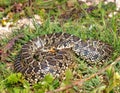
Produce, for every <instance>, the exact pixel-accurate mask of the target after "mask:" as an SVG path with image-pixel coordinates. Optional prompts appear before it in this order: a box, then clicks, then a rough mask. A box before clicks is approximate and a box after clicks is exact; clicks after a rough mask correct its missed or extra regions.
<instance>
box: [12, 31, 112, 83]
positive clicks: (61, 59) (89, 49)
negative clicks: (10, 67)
mask: <svg viewBox="0 0 120 93" xmlns="http://www.w3.org/2000/svg"><path fill="white" fill-rule="evenodd" d="M111 53H112V47H111V46H110V45H108V44H106V43H104V42H101V41H99V40H82V39H80V38H79V37H77V36H75V35H71V34H68V33H63V32H58V33H52V34H47V35H43V36H38V37H36V38H34V39H32V40H30V41H29V42H27V43H26V44H24V45H23V46H22V49H21V51H20V53H19V55H18V56H17V59H16V61H15V64H14V69H15V71H16V72H21V73H22V74H23V75H24V76H25V77H26V79H27V80H28V81H29V82H35V83H36V82H38V81H40V80H41V79H43V77H45V75H46V74H49V73H50V74H52V75H53V76H54V77H55V78H61V77H62V76H63V75H64V73H65V70H66V69H68V68H70V69H73V68H75V67H76V65H77V64H76V62H75V60H74V56H78V57H79V58H81V59H84V60H85V61H86V62H88V63H89V62H90V64H92V63H96V62H97V63H99V62H104V60H106V59H107V58H108V57H109V56H110V54H111Z"/></svg>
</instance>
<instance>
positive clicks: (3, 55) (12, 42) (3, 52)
mask: <svg viewBox="0 0 120 93" xmlns="http://www.w3.org/2000/svg"><path fill="white" fill-rule="evenodd" d="M23 37H24V35H23V34H20V35H18V36H15V37H14V38H12V39H11V40H10V41H9V42H8V43H7V44H6V45H5V46H4V48H3V49H2V50H1V54H0V56H1V60H2V61H4V60H5V58H7V56H8V55H9V51H10V50H12V48H13V46H14V45H15V41H17V40H18V39H20V38H23Z"/></svg>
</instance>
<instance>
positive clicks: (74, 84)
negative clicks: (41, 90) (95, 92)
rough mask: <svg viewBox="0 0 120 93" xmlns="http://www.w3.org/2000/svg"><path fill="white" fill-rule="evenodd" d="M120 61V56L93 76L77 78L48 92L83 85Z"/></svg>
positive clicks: (56, 91)
mask: <svg viewBox="0 0 120 93" xmlns="http://www.w3.org/2000/svg"><path fill="white" fill-rule="evenodd" d="M119 61H120V56H119V57H118V58H117V59H116V60H115V61H114V62H113V63H112V64H110V65H108V66H106V67H105V68H103V69H101V70H99V71H98V72H97V73H95V74H92V75H91V76H89V77H88V78H85V79H80V80H77V81H74V82H73V83H72V84H71V85H68V86H66V87H61V88H58V89H56V90H53V91H48V92H46V93H58V92H61V91H65V90H67V89H70V88H73V87H74V86H82V85H83V83H84V82H86V81H88V80H90V79H92V78H93V77H95V76H97V75H100V74H102V73H103V72H105V71H106V70H107V69H108V68H109V67H111V66H113V65H115V64H116V63H117V62H119Z"/></svg>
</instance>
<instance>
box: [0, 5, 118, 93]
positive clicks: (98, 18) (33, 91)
mask: <svg viewBox="0 0 120 93" xmlns="http://www.w3.org/2000/svg"><path fill="white" fill-rule="evenodd" d="M111 5H113V4H108V5H104V4H103V3H100V4H99V5H98V6H97V8H96V9H94V10H93V11H92V12H91V13H87V12H86V11H85V8H88V7H87V6H86V5H82V6H78V5H76V6H75V7H76V8H79V9H81V12H80V14H81V15H82V16H79V18H78V19H77V18H76V19H74V16H73V15H72V16H71V18H70V19H69V20H67V21H63V23H62V24H60V22H59V20H63V19H60V18H59V17H57V16H56V15H57V13H58V12H59V11H58V12H56V13H55V12H54V13H53V10H51V11H52V13H51V11H49V13H48V15H46V14H44V15H45V16H47V19H46V20H45V19H44V23H43V25H41V26H37V25H36V26H35V27H36V29H35V30H31V29H29V27H26V28H24V29H21V30H19V31H16V32H14V33H13V34H12V36H11V37H10V38H13V37H14V36H16V35H18V34H21V33H23V34H24V38H23V39H19V40H17V42H16V44H15V45H14V49H13V51H12V52H11V53H10V56H9V58H7V61H8V62H9V63H14V60H13V59H15V57H16V55H17V54H18V53H19V51H20V49H21V47H22V45H23V44H25V43H26V42H27V41H29V40H30V39H32V38H35V37H37V36H39V35H44V34H48V33H53V32H67V33H70V34H74V35H76V36H78V37H80V38H82V39H84V40H86V39H97V40H101V41H104V42H106V43H108V44H110V45H111V46H112V47H113V48H114V52H113V54H112V56H111V58H110V60H109V61H108V63H111V62H113V60H114V59H115V58H117V57H118V56H119V51H120V39H119V38H120V35H119V34H118V33H119V31H118V29H119V26H120V20H119V18H120V14H117V15H115V16H113V17H112V18H109V17H108V14H109V13H110V12H112V11H114V9H115V8H114V5H113V7H110V6H111ZM42 15H43V14H42ZM54 15H55V16H54ZM51 16H54V17H55V20H54V21H53V22H51V20H50V17H51ZM75 16H76V15H75ZM72 17H73V19H72ZM43 18H44V17H43ZM10 38H6V39H4V40H1V41H0V42H1V45H2V46H4V45H5V44H7V43H8V41H9V40H10ZM77 60H78V63H79V66H78V72H79V74H80V76H81V77H83V76H84V75H85V76H84V77H87V76H90V75H91V74H93V73H96V71H98V70H99V69H102V68H103V67H104V66H103V67H99V68H97V67H96V66H94V67H93V68H89V67H88V65H87V63H86V62H85V61H83V60H80V59H79V58H78V59H77ZM119 69H120V63H118V64H116V66H115V67H113V68H112V71H110V73H111V74H110V75H112V76H110V75H108V72H105V73H104V74H103V75H102V77H101V76H96V77H95V78H93V79H91V80H90V81H87V82H85V84H84V85H83V86H82V87H74V88H73V89H71V90H69V91H70V92H71V93H74V92H76V91H77V92H80V91H81V90H83V91H84V92H86V93H90V92H91V91H92V92H91V93H93V92H94V93H96V92H95V91H98V90H99V91H100V89H101V90H102V88H104V87H105V85H108V86H110V85H109V84H110V83H111V82H112V81H114V80H113V76H115V77H117V75H116V72H118V73H119ZM106 73H107V74H106ZM0 74H1V75H0V92H1V93H8V92H9V93H44V92H45V91H48V90H54V89H56V88H58V87H63V86H65V85H70V84H71V81H70V79H71V78H72V77H73V76H72V74H71V71H67V72H66V77H70V78H68V79H67V80H65V81H64V80H63V81H62V84H60V82H59V81H58V80H54V79H53V77H52V76H51V75H48V76H46V77H45V79H44V80H43V81H41V82H40V83H38V84H35V85H33V86H32V88H31V87H30V84H29V83H28V82H27V81H26V80H25V79H24V77H23V76H22V75H21V74H20V73H18V74H16V73H14V71H12V70H10V69H6V63H5V62H0ZM104 75H105V76H104ZM118 76H119V75H118ZM101 78H103V81H104V83H103V82H102V79H101ZM104 78H107V79H104ZM114 83H116V81H114ZM111 85H113V82H112V83H111ZM119 86H120V84H118V85H117V86H116V85H114V86H112V88H111V87H110V88H108V87H106V88H104V90H105V89H106V90H110V91H111V92H113V91H116V92H120V89H119V88H118V87H119ZM114 87H115V88H114ZM113 88H114V89H113ZM100 93H101V92H100ZM106 93H107V92H106Z"/></svg>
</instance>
